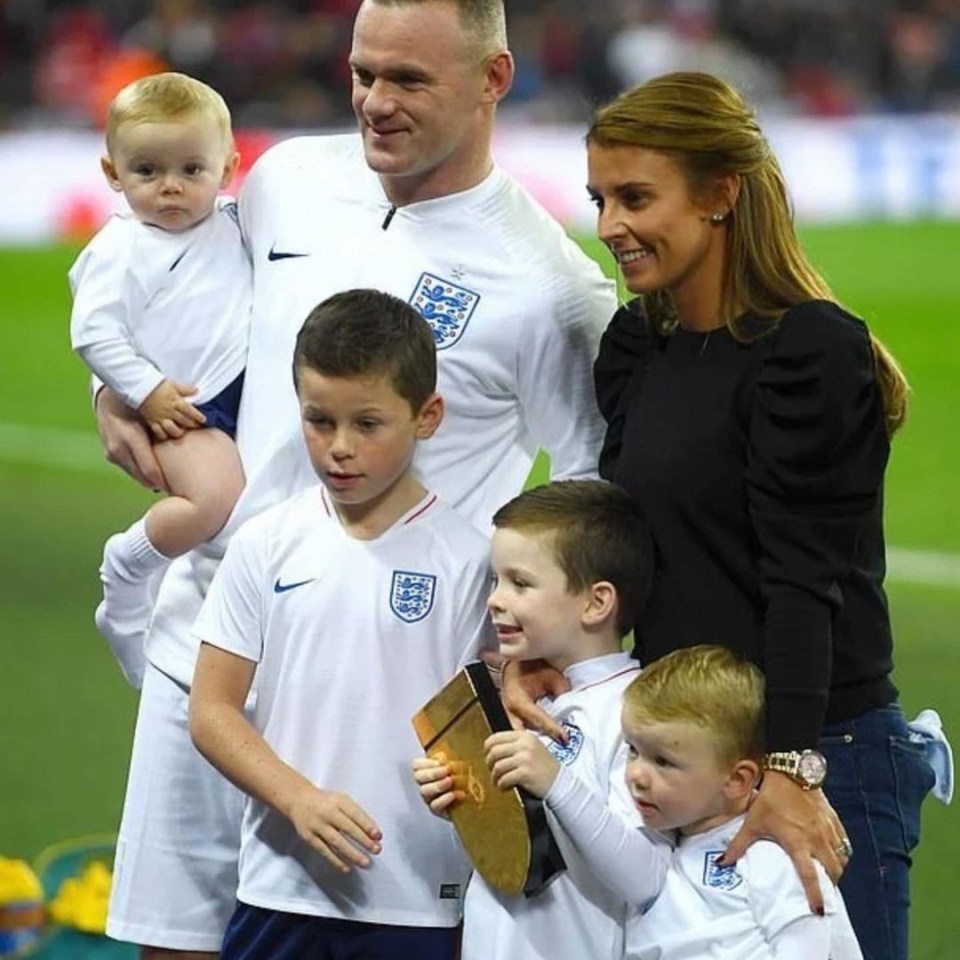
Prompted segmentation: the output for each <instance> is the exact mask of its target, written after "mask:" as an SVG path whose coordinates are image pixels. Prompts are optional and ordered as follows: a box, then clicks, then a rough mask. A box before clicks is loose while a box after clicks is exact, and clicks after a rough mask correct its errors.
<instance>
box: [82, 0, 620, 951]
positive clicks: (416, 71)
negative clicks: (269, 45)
mask: <svg viewBox="0 0 960 960" xmlns="http://www.w3.org/2000/svg"><path fill="white" fill-rule="evenodd" d="M350 61H351V68H352V72H353V106H354V110H355V112H356V115H357V119H358V121H359V124H360V137H357V136H355V135H354V136H335V137H307V138H297V139H293V140H288V141H285V142H283V143H281V144H279V145H277V146H276V147H274V148H273V149H272V150H270V151H268V153H267V154H265V155H264V156H263V157H262V158H261V159H260V160H259V161H258V162H257V164H256V165H255V166H254V168H253V170H252V171H251V173H250V175H249V177H248V179H247V183H246V185H245V187H244V191H243V194H242V195H241V198H240V211H241V212H240V216H241V225H242V228H243V231H244V235H245V238H246V241H247V244H248V247H249V250H250V255H251V258H252V262H253V269H254V304H253V312H252V317H251V335H250V353H249V359H248V366H247V371H246V380H245V387H244V398H243V401H242V403H241V409H240V418H239V425H238V432H237V441H238V446H239V448H240V453H241V459H242V461H243V466H244V471H245V473H246V478H247V488H246V490H245V492H244V494H243V495H242V497H241V499H240V502H239V503H238V506H237V508H236V510H235V512H234V516H233V518H232V519H231V521H230V522H229V523H228V525H227V528H226V529H225V530H224V531H223V532H222V533H221V535H220V536H219V537H218V542H216V543H213V544H209V545H208V546H207V547H205V548H201V550H198V551H196V552H195V553H194V554H192V555H190V557H189V559H184V560H181V561H177V562H175V563H174V564H173V565H172V566H171V568H170V571H169V573H168V575H167V577H166V579H165V581H164V583H163V587H162V589H161V592H160V596H159V598H158V602H157V607H156V610H155V614H154V618H153V622H152V625H151V628H150V632H149V636H148V638H147V641H146V654H147V659H148V661H149V666H148V669H147V676H146V678H145V681H144V688H143V693H142V695H141V707H140V717H139V718H138V722H137V734H136V737H135V741H134V748H133V757H132V760H131V768H130V778H129V782H128V788H127V801H126V804H125V809H124V819H123V823H122V825H121V830H120V837H119V840H118V846H117V866H116V871H115V889H114V893H113V899H112V901H111V910H110V920H109V924H108V932H109V933H110V935H111V936H115V937H117V938H120V939H125V940H131V941H133V942H135V943H139V944H142V945H144V956H145V957H147V958H153V957H159V956H163V957H167V956H174V957H179V958H181V960H187V958H193V957H203V956H205V955H206V954H207V953H213V952H215V951H217V950H218V948H219V946H220V938H221V935H222V932H223V929H224V927H225V925H226V922H227V919H228V918H229V916H230V913H231V911H232V907H233V896H234V892H235V888H236V877H237V873H236V869H237V868H236V847H237V844H238V839H239V818H240V810H241V803H242V801H241V798H240V795H239V794H238V793H237V792H236V791H235V790H233V788H232V787H230V786H229V785H228V784H227V783H226V781H224V780H222V779H221V778H220V777H219V775H218V774H216V772H215V771H213V770H212V768H210V767H209V766H207V764H206V763H205V761H203V759H202V758H201V757H200V756H199V754H197V753H196V752H195V751H194V750H193V747H192V745H191V744H190V739H189V732H188V729H187V716H186V709H187V695H188V690H189V684H190V682H191V680H192V675H193V668H194V662H195V659H196V654H197V640H196V639H195V638H193V637H192V635H191V626H192V623H193V619H194V617H195V615H196V613H197V611H198V610H199V607H200V605H201V603H202V600H203V596H204V594H205V592H206V588H207V585H208V584H209V581H210V578H211V577H212V574H213V571H214V569H215V567H216V563H217V561H218V559H219V557H220V556H221V555H222V552H223V548H224V544H225V542H226V539H227V538H228V537H229V535H230V534H231V533H232V531H233V530H235V529H236V528H237V526H238V525H239V524H240V523H241V522H242V521H244V520H245V519H247V518H249V517H251V516H253V515H254V514H256V513H258V512H260V511H261V510H263V509H264V508H266V507H269V506H272V505H273V504H275V503H278V502H279V501H280V500H282V499H284V498H285V497H287V496H289V495H290V494H291V493H294V492H295V491H296V490H298V489H301V488H303V487H304V486H306V485H307V484H309V483H312V482H313V474H312V471H311V468H310V464H309V460H308V458H307V456H306V453H305V450H304V447H303V440H302V437H301V435H300V428H299V420H298V409H297V404H296V396H295V393H294V389H293V383H292V377H291V374H290V364H291V358H292V355H293V343H294V338H295V335H296V332H297V329H299V326H300V324H301V322H302V320H303V318H305V317H306V316H307V314H308V313H309V312H310V310H311V309H312V308H313V307H314V306H316V304H317V303H318V302H320V301H321V300H323V299H324V298H326V297H327V296H329V295H330V294H332V293H334V292H337V291H339V290H344V289H348V288H351V287H363V286H374V287H378V288H380V289H383V290H386V291H388V292H391V293H394V294H395V295H398V296H400V297H402V298H404V299H406V300H408V301H409V302H410V303H412V304H413V305H414V306H415V307H416V308H417V309H418V310H419V311H420V312H421V313H422V314H423V316H425V317H426V318H427V319H428V320H429V321H430V323H431V326H432V327H433V331H434V337H435V339H436V342H437V349H438V361H439V378H438V388H439V391H440V392H441V394H442V395H443V396H444V398H445V400H446V411H447V412H446V418H445V421H444V423H443V425H442V426H441V428H440V429H439V430H438V432H437V434H436V436H435V437H434V438H433V439H432V440H431V443H430V444H429V445H425V446H424V448H423V449H422V451H421V452H420V453H418V459H417V461H416V465H417V468H418V470H419V471H420V473H421V474H422V475H423V476H424V477H425V478H427V481H428V485H429V486H430V487H431V488H432V489H433V490H434V491H436V492H437V493H439V494H440V495H441V496H442V497H443V498H444V499H446V500H447V501H448V502H449V503H451V504H452V505H453V506H454V507H455V508H456V509H458V510H459V511H460V512H461V513H462V514H463V515H465V516H466V517H468V518H469V519H470V520H471V521H473V522H474V523H475V524H476V525H478V526H479V527H480V528H481V529H483V530H489V525H490V518H491V516H492V514H493V511H494V509H495V507H497V506H499V505H500V504H501V503H502V502H503V501H505V500H507V499H509V498H510V497H511V496H513V495H514V494H515V493H517V492H518V491H519V490H520V488H521V487H522V485H523V482H524V480H525V478H526V476H527V473H528V472H529V469H530V466H531V464H532V461H533V457H534V455H535V452H536V450H537V448H538V447H543V448H544V449H546V450H547V451H548V452H549V453H550V455H551V458H552V464H553V472H554V476H557V477H579V476H586V475H590V474H593V473H594V472H595V469H596V462H597V452H598V450H599V445H600V441H601V438H602V426H601V423H600V419H599V415H598V413H597V411H596V408H595V400H594V397H593V389H592V384H591V369H590V368H591V365H592V361H593V357H594V354H595V352H596V347H597V343H598V341H599V335H600V332H601V330H602V328H603V327H604V326H605V324H606V322H607V320H608V318H609V316H610V315H611V313H612V311H613V310H614V308H615V297H614V291H613V287H612V285H611V284H610V283H608V282H607V281H605V280H604V279H603V278H602V276H601V274H600V272H599V270H598V269H597V268H596V266H595V265H593V264H592V263H591V262H590V261H589V260H588V259H587V258H586V257H585V256H584V255H583V254H582V253H581V252H580V251H579V250H578V249H577V248H576V246H575V245H574V244H573V243H572V242H571V241H570V240H568V239H567V238H566V237H565V235H564V234H563V231H562V230H561V228H560V227H559V226H558V225H557V224H556V223H555V222H553V221H552V220H551V219H550V217H549V216H548V215H547V214H546V213H545V212H544V211H543V210H542V209H541V208H540V207H539V206H538V205H537V204H536V203H535V202H534V201H533V200H532V199H531V198H530V197H529V196H528V195H527V194H526V193H525V192H524V191H523V190H522V189H521V188H520V187H519V186H518V185H517V184H515V183H514V182H513V181H511V180H510V179H509V178H508V177H506V176H505V175H504V174H503V172H502V171H500V170H498V169H497V168H496V166H495V164H494V163H493V159H492V155H491V138H492V132H493V122H494V116H495V112H496V107H497V104H498V103H499V102H500V101H501V100H502V99H503V97H504V96H505V95H506V94H507V92H508V91H509V89H510V84H511V82H512V79H513V61H512V58H511V56H510V54H509V52H508V51H507V49H506V36H505V29H504V13H503V2H502V0H364V2H363V3H362V5H361V7H360V10H359V12H358V14H357V19H356V23H355V28H354V37H353V47H352V50H351V57H350ZM98 421H99V425H100V430H101V435H102V437H103V440H104V445H105V447H106V449H107V451H108V456H109V457H110V459H111V460H113V461H114V462H116V463H118V464H120V465H121V466H123V467H124V468H125V469H126V470H128V472H130V473H131V474H132V475H133V476H135V477H136V478H138V479H140V480H141V482H145V483H147V484H148V485H150V486H154V487H158V486H162V476H161V475H160V474H159V471H158V470H157V467H156V463H155V461H154V458H153V454H152V451H151V449H150V446H149V442H148V440H147V438H146V436H145V434H144V433H143V431H142V429H141V428H140V426H139V424H138V423H137V422H136V421H135V420H133V419H131V418H130V417H129V415H128V414H127V413H125V412H124V411H123V410H122V408H120V407H119V406H118V404H117V403H116V400H115V398H114V397H112V396H111V395H109V394H106V395H101V397H100V398H99V400H98Z"/></svg>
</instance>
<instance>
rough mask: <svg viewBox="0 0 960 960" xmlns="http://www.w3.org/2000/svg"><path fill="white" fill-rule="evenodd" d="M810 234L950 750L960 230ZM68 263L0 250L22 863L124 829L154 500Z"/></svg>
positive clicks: (933, 956)
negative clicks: (886, 380) (114, 416)
mask: <svg viewBox="0 0 960 960" xmlns="http://www.w3.org/2000/svg"><path fill="white" fill-rule="evenodd" d="M804 239H805V241H806V243H807V247H808V250H809V251H810V253H811V255H812V257H813V259H814V261H815V262H816V263H817V265H818V266H819V267H820V268H821V270H822V271H823V272H824V273H825V274H826V276H827V277H828V279H829V281H830V282H831V284H832V285H833V287H834V289H835V291H836V292H837V294H838V296H839V297H840V299H841V300H842V301H843V302H844V303H845V304H847V305H848V306H849V307H850V308H851V309H853V310H854V311H855V312H857V313H859V314H860V315H862V316H864V317H865V318H866V319H867V320H868V321H869V322H870V324H871V326H872V328H873V330H874V331H875V332H876V333H877V334H879V335H880V336H881V337H882V338H883V339H884V340H885V341H886V343H887V344H888V345H889V346H890V347H891V349H892V350H893V351H894V352H895V353H896V355H897V356H898V358H899V360H900V361H901V363H902V364H903V366H904V368H905V370H906V372H907V374H908V377H909V378H910V381H911V383H912V386H913V398H912V407H911V412H910V418H909V421H908V424H907V427H906V428H905V429H904V431H903V433H902V434H900V435H899V436H898V438H897V440H896V442H895V444H894V453H893V458H892V462H891V466H890V470H889V474H888V484H887V534H888V543H889V544H890V546H891V554H890V555H891V576H890V581H889V593H890V602H891V608H892V612H893V618H894V622H895V627H896V635H897V640H896V642H897V648H896V653H897V670H896V679H897V683H898V685H899V686H900V689H901V692H902V701H903V704H904V707H905V709H906V710H907V712H908V713H910V714H911V715H912V714H913V713H916V712H917V711H918V710H919V709H920V708H922V707H925V706H934V707H936V708H937V709H938V710H939V711H940V713H941V715H942V716H943V718H944V722H945V724H946V725H947V727H948V729H949V730H950V731H951V732H952V733H953V735H954V741H955V743H956V744H957V746H958V748H960V707H958V706H957V694H956V692H955V689H954V684H956V683H957V682H958V681H960V643H958V640H957V632H958V626H960V497H958V496H957V494H956V492H955V488H954V486H953V484H954V483H955V482H957V480H958V478H960V428H958V427H957V424H956V422H955V420H956V411H957V406H958V405H957V400H958V399H960V391H958V383H960V319H958V317H960V222H932V223H922V224H869V225H858V226H844V227H831V228H818V229H815V230H814V229H805V230H804ZM586 245H587V246H588V248H589V249H590V250H591V252H595V253H596V254H597V255H598V257H600V259H601V261H602V262H603V256H602V254H601V253H600V251H598V250H596V247H595V245H594V244H591V243H589V242H586ZM75 252H76V251H75V250H72V249H69V248H63V247H61V248H51V249H39V250H12V249H11V250H0V290H2V291H3V292H2V294H0V296H2V302H3V311H2V312H3V322H2V324H0V356H2V357H3V377H2V378H0V493H2V496H0V531H2V532H0V544H2V547H0V550H2V557H3V565H2V578H0V622H2V628H0V637H2V640H0V856H18V857H24V858H27V859H31V858H33V857H34V856H35V855H36V854H38V853H39V852H40V850H41V849H42V848H44V847H46V846H47V845H49V844H53V843H56V842H58V841H61V840H64V839H66V838H70V837H75V836H81V835H86V834H100V833H104V832H110V831H113V830H114V829H115V828H116V824H117V821H118V818H119V813H120V805H121V799H122V796H123V786H124V779H125V774H126V764H127V754H128V751H129V746H130V739H131V733H132V729H133V720H134V711H135V707H136V698H135V694H134V692H133V691H132V690H130V689H129V688H128V687H126V686H125V684H124V682H123V680H122V678H121V677H120V674H119V671H118V670H117V668H116V667H115V666H114V664H113V662H112V660H111V658H110V655H109V653H108V652H107V648H106V645H105V644H104V643H103V642H102V641H101V640H100V639H99V637H98V636H97V634H96V633H95V630H94V627H93V622H92V611H93V608H94V606H95V603H96V600H97V595H98V585H97V576H96V568H97V563H98V561H99V556H100V551H101V546H102V542H103V540H104V539H105V538H106V536H107V535H108V534H109V533H111V532H113V531H115V530H118V529H120V528H122V527H124V526H126V525H127V524H128V523H130V522H131V521H132V520H133V519H134V518H135V517H136V516H138V515H139V513H140V512H142V510H143V509H144V507H145V505H146V504H147V503H148V501H149V495H148V494H147V493H145V492H144V491H141V490H139V489H137V488H136V487H135V485H134V484H133V482H132V481H130V480H128V479H126V478H125V477H123V476H121V475H120V474H119V473H118V472H116V471H113V470H111V468H109V467H108V466H107V465H106V464H105V463H104V461H103V459H102V457H101V455H100V452H99V447H98V444H97V441H96V436H95V432H94V429H93V420H92V417H91V414H90V409H89V405H88V403H87V386H86V384H87V378H86V374H85V371H84V369H83V368H82V366H81V364H80V362H79V361H78V360H77V359H76V358H74V357H73V356H72V355H71V353H70V349H69V344H68V332H67V317H68V313H69V296H68V291H67V284H66V279H65V275H66V270H67V268H68V266H69V264H70V263H71V261H72V258H73V256H74V255H75ZM607 266H609V264H608V265H607ZM958 812H960V811H957V810H955V809H950V808H945V807H943V806H942V805H941V804H939V803H937V802H936V801H934V800H932V799H931V800H928V801H927V803H926V805H925V808H924V822H923V839H922V841H921V846H920V848H919V849H918V851H917V854H916V860H915V863H916V866H915V870H914V874H913V876H914V888H913V899H914V912H913V948H912V950H911V957H912V958H914V960H947V958H951V957H954V956H957V955H958V950H960V948H958V946H957V943H958V941H960V914H958V912H957V909H956V907H955V906H951V904H955V903H956V902H957V901H958V900H960V869H958V866H960V827H958V819H957V816H958Z"/></svg>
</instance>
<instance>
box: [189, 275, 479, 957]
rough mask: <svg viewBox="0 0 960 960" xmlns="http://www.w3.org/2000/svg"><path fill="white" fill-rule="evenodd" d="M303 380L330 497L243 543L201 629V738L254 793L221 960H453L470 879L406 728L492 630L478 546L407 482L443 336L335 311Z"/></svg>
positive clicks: (401, 316)
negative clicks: (414, 767) (429, 803)
mask: <svg viewBox="0 0 960 960" xmlns="http://www.w3.org/2000/svg"><path fill="white" fill-rule="evenodd" d="M294 379H295V382H296V387H297V396H298V397H299V401H300V411H301V419H302V422H303V433H304V438H305V440H306V444H307V449H308V451H309V455H310V460H311V463H312V464H313V466H314V469H315V471H316V473H317V475H318V476H319V478H320V481H321V482H320V484H319V485H314V486H313V487H310V488H308V489H307V490H305V491H303V492H301V493H299V494H297V495H295V496H294V497H292V498H291V499H289V500H287V501H285V502H284V503H281V504H280V505H278V506H276V507H274V508H272V509H270V510H268V511H266V512H264V513H263V514H261V515H260V516H258V517H256V518H254V519H253V520H251V521H249V522H248V523H247V524H246V525H245V526H244V527H242V528H241V529H240V530H239V531H238V532H237V534H236V535H235V536H234V538H233V539H232V541H231V544H230V547H229V549H228V550H227V554H226V556H225V557H224V560H223V564H222V565H221V568H220V570H219V572H218V574H217V577H216V578H215V580H214V582H213V584H212V586H211V589H210V593H209V595H208V597H207V600H206V603H205V605H204V607H203V610H202V611H201V614H200V616H199V618H198V620H197V625H196V633H197V636H198V638H199V639H200V640H201V641H202V647H201V652H200V657H199V660H198V663H197V670H196V675H195V678H194V684H193V689H192V692H191V702H190V726H191V732H192V734H193V738H194V742H195V743H196V745H197V747H198V749H199V750H200V751H201V752H202V753H203V754H204V755H205V756H206V757H207V758H208V759H209V760H210V761H211V763H213V764H214V765H215V766H216V767H217V768H218V769H219V770H220V771H221V772H222V773H223V774H224V775H225V776H227V777H228V778H229V779H230V780H232V781H233V783H235V784H236V785H237V786H238V787H239V788H240V789H241V790H243V791H244V792H245V793H246V794H247V795H248V799H247V802H246V807H245V811H244V818H243V828H242V834H241V845H240V886H239V891H238V894H237V897H238V901H239V902H238V905H237V909H236V911H235V913H234V916H233V918H232V920H231V922H230V924H229V926H228V929H227V934H226V937H225V940H224V944H223V948H222V952H221V956H222V957H223V958H226V960H230V958H236V957H243V958H244V960H253V958H259V957H262V958H264V960H276V958H280V957H291V958H292V957H306V956H335V955H339V954H337V952H336V951H337V950H345V951H347V953H345V954H344V955H350V956H360V955H362V956H364V957H369V958H383V960H388V958H390V960H393V958H396V957H404V956H408V957H418V958H431V960H432V958H436V960H446V958H451V957H453V955H454V950H455V942H456V930H455V928H456V925H457V923H458V921H459V918H460V898H461V894H462V891H463V888H464V885H465V883H466V879H467V876H468V873H469V867H468V865H467V864H466V862H465V860H464V858H463V855H462V853H461V852H460V851H459V850H458V849H457V845H456V843H455V842H454V840H453V838H452V837H451V836H450V835H449V833H448V832H447V831H446V830H445V829H444V827H443V826H442V825H441V824H438V823H436V822H435V821H432V819H431V818H430V817H429V816H427V815H426V811H424V810H423V809H422V807H421V806H420V804H418V803H417V802H416V790H415V788H414V786H413V784H412V783H410V781H409V778H408V777H406V776H404V770H405V767H406V764H407V762H408V758H409V756H410V753H411V751H412V750H413V749H414V748H415V744H416V740H415V737H414V735H413V731H412V729H411V727H410V724H409V717H410V716H411V715H412V714H413V713H414V712H415V711H416V709H417V708H418V707H419V705H420V704H421V703H422V702H423V701H424V700H425V699H426V698H427V697H428V696H430V695H431V694H432V693H433V692H434V691H435V690H436V688H437V687H438V686H440V685H441V684H442V683H443V682H444V680H445V679H446V678H447V677H448V676H449V675H450V674H451V673H454V672H456V671H457V670H458V669H460V668H461V667H462V666H463V665H464V664H465V663H466V662H468V661H469V660H472V659H475V658H476V657H477V655H478V653H479V652H480V650H481V648H482V647H483V646H484V645H485V643H487V642H488V641H489V639H490V630H489V620H488V618H487V616H486V614H485V610H484V601H485V598H486V592H487V576H488V573H487V571H488V566H487V544H486V540H485V538H484V537H483V536H482V535H481V534H480V533H479V532H477V531H476V530H475V529H474V528H473V527H472V526H471V525H470V524H469V523H467V521H465V520H463V519H461V518H460V517H459V516H458V515H457V514H455V513H454V512H453V511H452V510H451V509H450V508H448V507H446V506H445V505H444V504H443V503H442V502H440V501H439V500H438V499H437V497H436V495H434V494H432V493H430V492H428V491H427V490H426V489H424V487H423V486H422V485H421V484H420V482H419V481H418V480H417V478H416V477H415V476H414V474H413V472H412V470H411V463H412V460H413V455H414V451H415V449H416V446H417V443H418V442H419V441H420V440H425V439H427V438H429V437H430V436H432V435H433V433H434V432H435V431H436V429H437V427H438V426H439V425H440V421H441V419H442V416H443V401H442V399H441V397H440V395H439V394H438V393H436V391H435V383H436V356H435V349H434V344H433V335H432V334H431V332H430V328H429V326H428V325H427V323H426V322H425V321H424V320H423V318H422V317H420V316H419V315H418V314H417V312H416V311H415V310H414V309H413V308H412V307H410V306H409V305H408V304H406V303H404V302H403V301H401V300H398V299H397V298H395V297H392V296H389V295H387V294H383V293H380V292H377V291H372V290H353V291H348V292H346V293H342V294H338V295H336V296H334V297H331V298H329V299H328V300H326V301H324V302H323V303H322V304H320V305H319V306H318V307H317V308H316V309H315V310H314V311H313V312H312V313H311V314H310V316H309V317H308V318H307V320H306V323H305V324H304V326H303V329H302V330H301V331H300V334H299V336H298V338H297V343H296V348H295V352H294ZM255 675H256V684H257V699H256V707H255V710H254V713H253V718H252V720H250V721H248V720H247V719H246V718H245V716H244V702H245V700H246V697H247V694H248V692H249V690H250V687H251V684H252V683H253V680H254V676H255ZM325 951H331V952H325Z"/></svg>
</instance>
